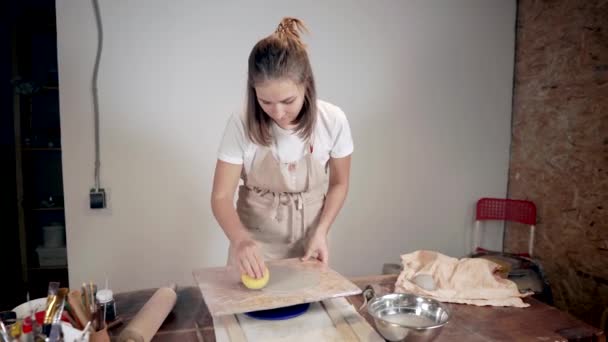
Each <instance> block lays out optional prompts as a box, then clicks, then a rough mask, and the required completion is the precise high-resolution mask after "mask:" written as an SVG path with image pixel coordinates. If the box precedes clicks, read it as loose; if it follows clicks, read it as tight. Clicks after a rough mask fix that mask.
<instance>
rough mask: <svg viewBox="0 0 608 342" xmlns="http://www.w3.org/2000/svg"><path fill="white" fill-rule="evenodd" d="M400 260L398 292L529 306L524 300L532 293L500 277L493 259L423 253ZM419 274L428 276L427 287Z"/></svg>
mask: <svg viewBox="0 0 608 342" xmlns="http://www.w3.org/2000/svg"><path fill="white" fill-rule="evenodd" d="M401 261H402V263H403V271H402V272H401V273H400V274H399V277H398V278H397V282H396V283H395V292H398V293H414V294H417V295H420V296H424V297H430V298H433V299H436V300H438V301H441V302H449V303H459V304H472V305H477V306H486V305H491V306H514V307H519V308H525V307H528V306H530V305H529V304H527V303H524V301H523V300H522V298H523V297H526V296H529V295H531V294H532V292H528V293H520V292H519V290H518V289H517V285H516V284H515V283H514V282H512V281H510V280H508V279H504V278H501V277H500V276H499V275H498V274H497V273H498V271H499V268H500V265H498V264H496V263H494V262H492V261H490V260H487V259H483V258H463V259H456V258H452V257H449V256H446V255H443V254H441V253H438V252H434V251H424V250H423V251H416V252H413V253H409V254H404V255H402V256H401ZM419 275H422V277H423V278H424V277H426V279H427V280H428V281H427V282H426V284H422V283H421V281H420V278H421V277H419ZM425 275H426V276H425ZM428 276H431V277H432V279H433V281H430V278H429V277H428ZM429 281H430V282H431V285H430V286H429V284H428V283H429ZM421 285H422V286H421Z"/></svg>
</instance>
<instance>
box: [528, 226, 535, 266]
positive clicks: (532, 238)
mask: <svg viewBox="0 0 608 342" xmlns="http://www.w3.org/2000/svg"><path fill="white" fill-rule="evenodd" d="M535 230H536V227H535V226H534V225H531V226H530V242H529V244H528V254H529V255H530V258H531V257H532V252H533V251H534V234H535Z"/></svg>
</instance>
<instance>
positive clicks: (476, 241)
mask: <svg viewBox="0 0 608 342" xmlns="http://www.w3.org/2000/svg"><path fill="white" fill-rule="evenodd" d="M472 242H473V246H472V248H471V254H475V252H476V251H477V247H480V246H481V222H480V221H479V220H476V221H475V228H474V229H473V241H472Z"/></svg>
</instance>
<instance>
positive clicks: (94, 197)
mask: <svg viewBox="0 0 608 342" xmlns="http://www.w3.org/2000/svg"><path fill="white" fill-rule="evenodd" d="M93 9H94V11H95V21H96V23H97V55H96V56H95V67H94V69H93V80H92V86H91V91H92V94H93V115H94V125H95V127H94V129H95V187H94V188H93V189H91V192H90V194H89V196H90V207H91V209H100V208H105V207H106V196H105V191H104V189H103V188H102V187H101V180H100V179H101V175H100V174H101V158H100V152H99V150H100V143H99V96H98V93H97V76H98V74H99V61H100V59H101V51H102V50H103V27H102V24H101V15H100V11H99V3H98V0H93Z"/></svg>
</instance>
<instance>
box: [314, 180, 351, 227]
mask: <svg viewBox="0 0 608 342" xmlns="http://www.w3.org/2000/svg"><path fill="white" fill-rule="evenodd" d="M347 194H348V182H343V183H336V184H331V183H330V185H329V189H328V190H327V196H326V198H325V205H324V207H323V212H322V213H321V218H320V219H319V225H318V226H317V231H316V233H317V234H323V235H327V233H328V232H329V228H330V227H331V225H332V224H333V223H334V220H335V219H336V216H338V213H339V212H340V209H342V206H343V205H344V201H345V199H346V195H347Z"/></svg>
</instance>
